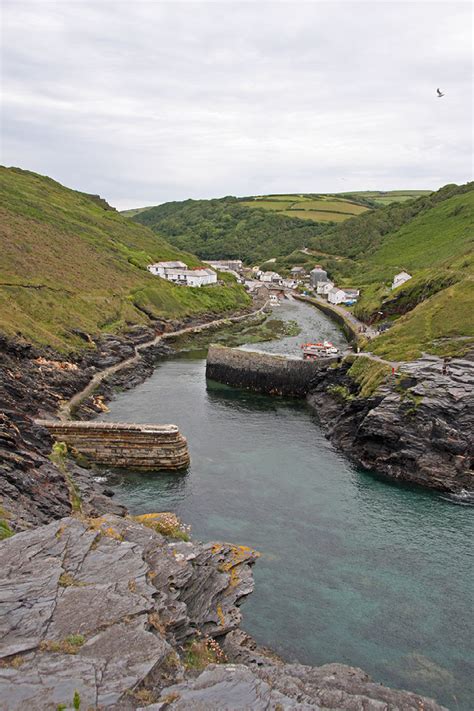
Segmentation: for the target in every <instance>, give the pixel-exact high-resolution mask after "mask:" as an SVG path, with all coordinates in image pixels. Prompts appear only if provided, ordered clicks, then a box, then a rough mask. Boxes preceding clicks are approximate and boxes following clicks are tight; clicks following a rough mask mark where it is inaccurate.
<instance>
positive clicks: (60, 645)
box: [40, 634, 86, 654]
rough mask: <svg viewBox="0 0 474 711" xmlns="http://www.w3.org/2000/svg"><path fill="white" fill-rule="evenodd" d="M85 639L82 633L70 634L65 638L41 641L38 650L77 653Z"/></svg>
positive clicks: (55, 652)
mask: <svg viewBox="0 0 474 711" xmlns="http://www.w3.org/2000/svg"><path fill="white" fill-rule="evenodd" d="M85 641H86V638H85V637H84V635H82V634H70V635H68V636H67V637H66V638H65V639H61V640H45V641H44V642H41V644H40V650H41V651H42V652H53V653H54V654H77V653H78V651H79V649H80V648H81V647H82V645H83V644H84V642H85Z"/></svg>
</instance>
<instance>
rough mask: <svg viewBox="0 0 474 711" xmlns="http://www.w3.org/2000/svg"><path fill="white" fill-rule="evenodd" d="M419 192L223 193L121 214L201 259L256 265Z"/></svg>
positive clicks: (427, 192) (425, 192) (426, 192)
mask: <svg viewBox="0 0 474 711" xmlns="http://www.w3.org/2000/svg"><path fill="white" fill-rule="evenodd" d="M422 193H423V194H429V191H415V190H414V191H398V190H395V191H388V192H374V191H372V192H360V193H357V192H355V193H337V194H336V193H334V194H329V193H327V194H317V193H306V194H284V195H258V196H251V197H243V198H236V197H225V198H216V199H213V200H184V201H182V202H168V203H164V204H162V205H157V206H155V207H149V208H137V209H136V210H126V211H124V213H123V214H124V215H126V216H127V217H130V218H132V219H133V220H134V221H135V222H138V223H140V224H142V225H146V226H147V227H150V228H151V229H152V230H153V231H154V232H156V233H157V234H161V235H163V236H164V237H166V239H167V240H169V241H170V242H171V243H172V244H174V245H176V247H178V248H179V249H186V250H190V251H193V252H195V253H196V254H198V255H199V256H200V257H201V258H203V259H219V258H234V259H235V258H239V259H243V260H244V261H245V262H247V263H252V264H255V263H256V262H260V261H264V260H266V259H269V258H275V257H279V256H282V255H285V254H288V252H289V251H290V250H293V249H299V248H302V247H304V246H306V245H307V244H308V243H310V242H313V241H314V238H317V237H318V236H319V235H321V234H324V233H325V232H327V231H328V230H330V229H331V228H333V227H334V226H335V225H337V224H339V223H344V222H345V221H347V220H350V219H351V218H353V217H356V216H358V215H362V214H365V213H368V212H370V211H372V210H374V209H378V208H379V207H380V206H382V205H384V204H386V203H392V202H402V201H405V200H407V199H410V198H415V197H417V196H418V195H420V194H422Z"/></svg>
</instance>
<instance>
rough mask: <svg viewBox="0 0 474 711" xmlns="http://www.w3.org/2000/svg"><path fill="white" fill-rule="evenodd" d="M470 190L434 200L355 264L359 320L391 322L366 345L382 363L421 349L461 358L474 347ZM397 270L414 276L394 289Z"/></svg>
mask: <svg viewBox="0 0 474 711" xmlns="http://www.w3.org/2000/svg"><path fill="white" fill-rule="evenodd" d="M473 188H474V185H471V189H470V190H469V191H468V192H463V191H462V190H463V188H461V189H460V191H459V194H453V195H451V197H447V198H446V199H443V200H440V201H434V202H433V203H432V204H431V206H430V207H429V208H428V209H424V210H422V211H420V212H419V213H418V214H417V215H416V216H414V217H413V218H412V219H411V220H410V221H409V222H407V223H406V224H404V225H402V226H401V227H400V228H399V229H398V230H395V231H392V232H389V233H388V234H386V235H385V236H384V238H383V240H382V242H381V243H380V245H379V246H378V247H377V248H376V249H375V250H374V251H373V252H372V253H369V254H367V255H366V256H365V257H364V258H359V259H358V266H357V267H356V268H355V270H354V272H353V273H352V274H351V275H350V279H351V281H356V282H357V284H359V285H361V287H362V297H361V299H360V301H359V303H358V304H357V306H356V308H355V313H356V315H358V316H359V317H362V318H363V319H364V320H367V321H374V320H375V321H377V320H381V319H384V320H387V319H388V320H389V321H393V322H394V325H393V327H392V328H391V329H390V330H389V331H387V332H386V333H385V334H383V335H381V336H379V337H378V338H377V340H376V341H375V342H374V343H373V344H371V348H372V350H373V351H374V352H376V353H378V354H380V355H383V356H385V357H387V358H414V357H419V356H420V355H421V354H422V352H424V351H425V352H428V353H434V354H437V355H456V354H457V355H462V354H463V353H465V352H466V351H467V350H469V348H470V347H471V346H472V344H473V343H474V321H473V319H472V308H473V307H474V284H473V274H474V257H473V254H474V252H473V244H474V237H473V224H474V222H473V215H474V189H473ZM401 270H406V271H408V272H409V273H410V274H411V275H412V277H413V278H412V279H410V280H409V281H407V282H406V283H405V284H404V285H402V286H401V287H399V288H398V289H396V290H394V291H392V290H391V281H392V278H393V276H394V275H395V274H396V273H397V272H399V271H401Z"/></svg>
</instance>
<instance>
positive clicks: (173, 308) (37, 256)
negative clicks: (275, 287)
mask: <svg viewBox="0 0 474 711" xmlns="http://www.w3.org/2000/svg"><path fill="white" fill-rule="evenodd" d="M0 194H1V198H2V207H1V208H0V220H1V221H0V225H1V226H0V246H1V250H2V259H1V265H0V331H2V332H4V333H6V334H7V335H9V336H14V335H20V336H23V337H24V338H26V339H28V340H30V341H33V342H35V343H38V344H41V345H50V346H53V347H55V348H57V349H58V350H61V351H64V352H67V351H70V350H73V349H76V348H84V347H87V344H86V342H85V341H84V339H83V338H81V337H80V335H79V334H78V332H79V331H82V332H86V333H90V334H92V335H97V334H98V333H100V332H101V331H104V332H109V333H110V332H112V333H114V332H118V331H122V330H126V329H127V328H128V327H130V326H132V325H135V324H150V322H151V320H153V319H155V318H163V317H164V318H180V317H184V316H187V315H192V314H199V313H216V314H220V313H222V312H226V311H235V310H237V309H239V308H241V307H244V306H246V305H248V303H249V297H248V296H247V294H246V293H245V291H244V289H243V287H241V286H239V285H237V284H236V283H235V281H234V282H232V283H230V282H226V283H225V285H217V286H214V285H213V286H211V287H206V288H201V289H189V288H184V287H178V286H175V285H173V284H171V283H169V282H167V281H165V280H163V279H160V278H158V277H155V276H153V275H152V274H150V273H149V272H147V270H146V265H147V264H149V263H150V262H155V261H160V260H168V259H181V260H183V261H184V262H186V263H187V264H188V265H189V266H197V265H199V264H200V262H199V259H198V258H197V257H195V256H193V255H191V254H187V253H186V254H185V253H182V252H180V251H179V250H177V249H176V248H174V247H172V246H171V245H170V244H168V242H166V241H165V240H164V239H163V238H160V237H159V236H157V235H156V234H154V233H153V232H151V231H150V230H148V229H146V228H145V227H142V226H141V225H137V224H135V223H133V222H132V221H131V220H129V219H127V218H125V217H123V216H122V215H121V214H119V213H118V212H116V211H115V210H114V209H113V208H110V206H108V205H107V203H106V202H105V201H104V200H101V199H100V198H98V197H97V196H90V195H85V194H84V193H80V192H77V191H74V190H69V189H68V188H65V187H63V186H62V185H60V184H59V183H57V182H55V181H54V180H51V179H50V178H47V177H44V176H40V175H37V174H35V173H31V172H28V171H24V170H20V169H18V168H10V169H7V168H0Z"/></svg>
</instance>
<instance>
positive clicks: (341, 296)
mask: <svg viewBox="0 0 474 711" xmlns="http://www.w3.org/2000/svg"><path fill="white" fill-rule="evenodd" d="M345 300H346V292H345V291H344V289H339V288H338V287H337V286H333V287H332V289H330V290H329V291H328V301H329V303H330V304H342V303H343V302H344V301H345Z"/></svg>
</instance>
